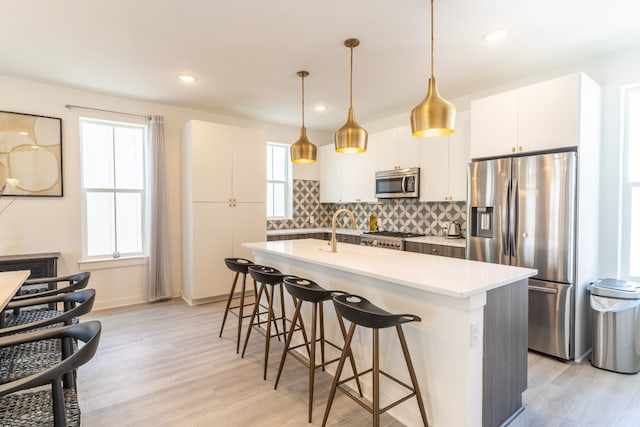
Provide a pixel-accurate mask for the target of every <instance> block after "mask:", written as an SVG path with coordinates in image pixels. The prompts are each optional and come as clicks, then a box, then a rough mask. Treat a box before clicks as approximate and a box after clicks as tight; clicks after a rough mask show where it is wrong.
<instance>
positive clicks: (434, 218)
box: [267, 179, 467, 236]
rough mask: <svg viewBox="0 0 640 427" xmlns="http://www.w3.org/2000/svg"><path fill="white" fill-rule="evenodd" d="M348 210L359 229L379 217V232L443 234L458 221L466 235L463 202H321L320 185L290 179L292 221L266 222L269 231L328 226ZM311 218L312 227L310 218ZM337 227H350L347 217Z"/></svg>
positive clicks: (465, 212)
mask: <svg viewBox="0 0 640 427" xmlns="http://www.w3.org/2000/svg"><path fill="white" fill-rule="evenodd" d="M340 208H347V209H349V210H351V211H352V212H353V215H354V216H355V218H356V226H357V228H358V229H359V230H362V231H365V230H368V229H369V216H370V215H371V214H374V215H375V216H376V217H377V218H378V227H379V228H380V229H381V230H393V231H406V232H412V233H424V234H426V235H434V236H437V235H442V234H443V228H442V225H443V223H445V222H453V221H455V222H457V223H459V224H460V226H461V227H460V228H461V229H462V231H463V234H464V235H466V228H467V227H466V226H467V206H466V203H465V202H420V201H418V200H416V199H385V200H380V201H379V202H377V203H320V182H319V181H308V180H300V179H295V180H293V219H287V220H268V221H267V229H268V230H282V229H292V228H314V227H331V215H333V212H335V211H336V210H337V209H340ZM311 217H313V218H314V223H313V224H311V222H310V218H311ZM339 221H340V223H339V224H338V226H339V227H349V226H350V225H349V222H348V218H347V217H346V216H345V215H341V216H340V218H339Z"/></svg>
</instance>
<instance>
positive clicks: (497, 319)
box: [482, 280, 529, 427]
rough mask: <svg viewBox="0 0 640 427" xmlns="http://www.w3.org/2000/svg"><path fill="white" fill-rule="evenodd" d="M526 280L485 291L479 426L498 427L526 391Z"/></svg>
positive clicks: (517, 407) (518, 406) (518, 408)
mask: <svg viewBox="0 0 640 427" xmlns="http://www.w3.org/2000/svg"><path fill="white" fill-rule="evenodd" d="M527 285H528V280H520V281H519V282H516V283H514V284H511V285H509V286H503V287H501V288H497V289H493V290H491V291H488V292H487V305H486V306H485V312H484V331H485V336H484V356H485V357H484V366H483V368H484V374H483V383H484V384H483V413H482V425H483V426H487V427H493V426H499V425H502V424H503V423H504V422H505V421H507V420H508V419H509V418H510V417H512V416H513V415H514V414H517V413H519V412H520V411H521V410H522V409H523V407H522V393H523V392H524V390H525V389H526V388H527V341H528V333H527V329H528V325H527V320H528V308H529V304H528V286H527Z"/></svg>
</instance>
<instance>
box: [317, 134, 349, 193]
mask: <svg viewBox="0 0 640 427" xmlns="http://www.w3.org/2000/svg"><path fill="white" fill-rule="evenodd" d="M342 158H343V156H341V155H339V154H338V153H336V152H335V149H334V146H333V144H327V145H323V146H321V147H319V148H318V161H319V163H320V203H338V202H340V200H341V199H342Z"/></svg>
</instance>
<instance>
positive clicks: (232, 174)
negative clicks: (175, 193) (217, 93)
mask: <svg viewBox="0 0 640 427" xmlns="http://www.w3.org/2000/svg"><path fill="white" fill-rule="evenodd" d="M181 155H182V293H183V297H184V298H185V299H186V300H187V302H188V303H190V304H199V303H204V302H208V301H212V300H215V299H219V298H220V297H221V296H224V295H226V294H228V292H229V287H230V285H231V281H232V274H231V272H230V271H229V270H228V269H227V267H226V266H225V264H224V258H227V257H242V258H248V259H252V254H251V251H250V250H248V249H246V248H243V247H242V246H241V244H242V243H244V242H256V241H263V240H265V239H266V228H267V218H266V188H267V184H266V135H265V133H264V132H263V131H260V130H255V129H244V128H238V127H234V126H228V125H221V124H217V123H209V122H204V121H199V120H191V121H189V122H187V123H186V124H185V126H184V128H183V130H182V145H181Z"/></svg>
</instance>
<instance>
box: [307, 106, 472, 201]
mask: <svg viewBox="0 0 640 427" xmlns="http://www.w3.org/2000/svg"><path fill="white" fill-rule="evenodd" d="M469 126H470V120H469V112H468V111H464V112H459V113H458V114H457V117H456V132H455V133H453V134H452V135H450V136H444V137H439V138H416V137H414V136H412V135H411V127H410V126H409V125H406V126H400V127H397V128H393V129H388V130H385V131H381V132H376V133H371V134H369V140H368V145H367V151H366V152H365V153H362V154H338V153H336V152H335V150H334V148H333V144H329V145H324V146H321V147H320V148H319V155H318V157H319V163H320V202H321V203H354V202H356V203H357V202H369V203H371V202H376V201H377V199H376V197H375V172H376V171H378V170H389V169H404V168H411V167H420V201H423V202H433V201H454V200H466V198H467V190H466V189H467V163H468V162H469V139H470V132H469Z"/></svg>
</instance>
